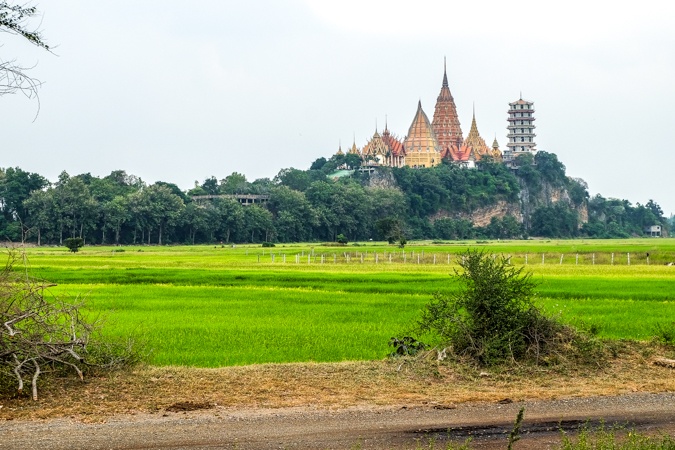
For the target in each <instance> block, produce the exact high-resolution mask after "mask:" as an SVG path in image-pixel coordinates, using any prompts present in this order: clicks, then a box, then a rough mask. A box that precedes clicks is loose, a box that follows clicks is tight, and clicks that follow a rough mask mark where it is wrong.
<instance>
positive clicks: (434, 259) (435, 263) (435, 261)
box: [434, 253, 436, 266]
mask: <svg viewBox="0 0 675 450" xmlns="http://www.w3.org/2000/svg"><path fill="white" fill-rule="evenodd" d="M435 265H436V253H434V266H435Z"/></svg>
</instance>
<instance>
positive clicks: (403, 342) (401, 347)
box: [389, 336, 427, 357]
mask: <svg viewBox="0 0 675 450" xmlns="http://www.w3.org/2000/svg"><path fill="white" fill-rule="evenodd" d="M389 346H390V347H394V351H393V352H392V353H390V354H389V356H391V357H394V356H415V355H416V354H418V353H419V352H421V351H422V350H425V349H426V348H427V346H426V344H424V343H423V342H420V341H418V340H417V339H415V338H414V337H411V336H403V337H402V338H400V339H399V338H397V337H393V338H391V339H389Z"/></svg>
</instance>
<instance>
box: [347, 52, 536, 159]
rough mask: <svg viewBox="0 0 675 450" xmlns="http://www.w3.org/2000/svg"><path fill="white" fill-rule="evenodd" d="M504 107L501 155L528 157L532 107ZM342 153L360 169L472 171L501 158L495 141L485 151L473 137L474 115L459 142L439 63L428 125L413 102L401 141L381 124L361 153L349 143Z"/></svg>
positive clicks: (419, 105)
mask: <svg viewBox="0 0 675 450" xmlns="http://www.w3.org/2000/svg"><path fill="white" fill-rule="evenodd" d="M519 102H520V103H519ZM509 105H510V110H509V127H508V128H509V143H508V148H509V150H508V151H507V152H511V154H512V153H514V152H524V151H530V152H531V151H533V149H534V145H535V144H534V139H533V138H534V133H533V132H532V131H533V129H534V125H532V121H534V118H533V117H531V114H532V113H533V112H534V110H533V109H532V102H526V101H524V100H522V99H521V100H519V101H518V102H514V103H510V104H509ZM521 105H522V106H521ZM525 114H528V116H525ZM534 151H536V150H534ZM348 153H350V154H358V155H360V156H361V159H362V160H363V165H364V166H366V167H376V166H387V167H403V166H409V167H416V168H417V167H433V166H436V165H438V164H441V162H442V161H443V160H446V161H448V162H450V163H452V164H457V165H460V166H462V167H467V168H472V167H475V164H476V162H477V161H480V159H481V158H483V157H485V156H490V157H492V158H493V159H495V160H497V161H501V160H502V152H501V151H500V150H499V144H498V143H497V139H496V138H495V140H494V143H493V144H492V147H489V146H488V145H487V144H486V143H485V140H484V139H483V138H482V137H481V135H480V133H479V132H478V125H477V124H476V113H475V110H474V113H473V117H472V120H471V128H470V130H469V134H468V136H467V137H466V139H465V138H464V136H463V134H462V128H461V125H460V123H459V117H458V115H457V107H456V105H455V100H454V98H453V97H452V93H451V92H450V87H449V84H448V74H447V70H446V67H445V63H444V65H443V83H442V85H441V92H440V93H439V95H438V97H437V99H436V106H435V108H434V117H433V121H429V118H428V117H427V115H426V113H425V112H424V110H423V109H422V102H421V101H419V102H418V103H417V112H416V113H415V117H414V118H413V121H412V123H411V125H410V128H409V129H408V134H407V135H406V137H405V138H404V139H399V138H397V137H396V136H395V135H394V134H392V133H390V131H389V129H388V127H387V125H386V124H385V127H384V131H383V132H382V134H380V133H379V132H378V131H377V129H376V130H375V134H373V136H372V137H371V138H370V139H369V140H368V142H367V143H366V145H365V146H364V147H363V148H362V149H361V150H359V149H358V148H357V147H356V139H355V140H354V144H353V145H352V147H351V149H349V151H348ZM338 154H339V155H342V154H343V153H342V147H340V149H339V150H338ZM505 158H506V156H505Z"/></svg>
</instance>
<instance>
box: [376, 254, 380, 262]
mask: <svg viewBox="0 0 675 450" xmlns="http://www.w3.org/2000/svg"><path fill="white" fill-rule="evenodd" d="M379 261H380V257H379V255H378V254H377V252H375V264H377V263H379Z"/></svg>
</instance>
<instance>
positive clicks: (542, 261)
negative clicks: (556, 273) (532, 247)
mask: <svg viewBox="0 0 675 450" xmlns="http://www.w3.org/2000/svg"><path fill="white" fill-rule="evenodd" d="M541 263H542V264H544V254H543V253H542V254H541Z"/></svg>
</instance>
